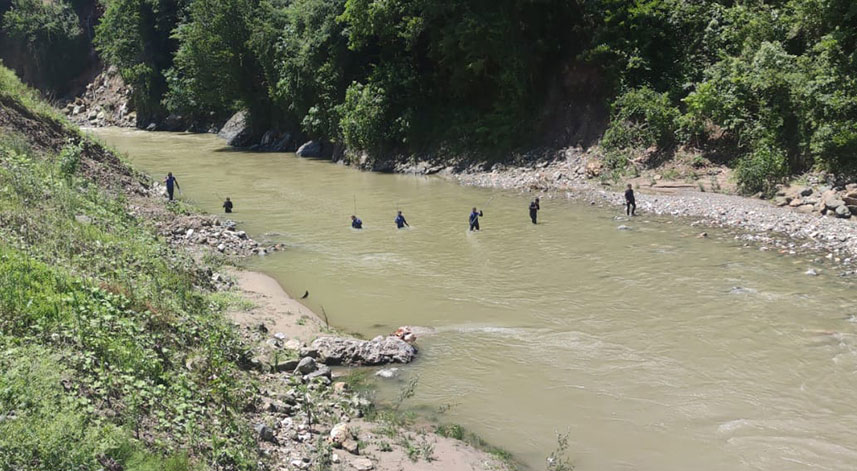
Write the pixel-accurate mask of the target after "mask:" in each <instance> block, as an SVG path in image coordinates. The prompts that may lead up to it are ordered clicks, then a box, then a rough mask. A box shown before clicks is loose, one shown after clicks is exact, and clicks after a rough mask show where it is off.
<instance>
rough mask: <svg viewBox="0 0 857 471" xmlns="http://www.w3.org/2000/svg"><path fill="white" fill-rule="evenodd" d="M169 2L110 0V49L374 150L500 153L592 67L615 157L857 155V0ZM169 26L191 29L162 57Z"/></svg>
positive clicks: (184, 82)
mask: <svg viewBox="0 0 857 471" xmlns="http://www.w3.org/2000/svg"><path fill="white" fill-rule="evenodd" d="M163 3H164V2H160V3H158V2H154V3H152V1H151V0H148V1H143V0H108V1H107V4H108V11H107V13H106V14H105V18H104V20H103V21H102V23H101V25H100V26H99V36H100V38H99V47H100V50H101V51H102V52H103V53H104V54H105V57H106V58H107V59H108V60H109V61H110V62H112V63H116V64H118V65H119V66H120V67H121V68H122V69H123V71H125V72H124V73H125V74H130V75H129V77H130V76H133V77H135V78H134V80H136V81H134V83H135V84H137V85H138V86H139V84H140V80H143V79H140V77H142V76H145V79H144V81H148V82H147V83H150V84H149V85H146V86H142V87H139V94H142V95H145V96H146V98H145V100H146V101H147V102H150V103H161V104H162V105H163V106H164V107H165V108H166V109H167V110H169V111H173V112H179V113H185V114H189V115H198V116H202V115H207V114H208V113H213V114H214V115H216V116H220V117H224V116H227V115H228V114H229V113H231V112H233V111H235V110H237V109H242V108H243V109H249V110H250V111H251V117H252V119H253V122H254V123H257V124H259V125H260V126H280V127H284V128H286V129H291V130H299V131H300V132H302V133H303V134H304V135H306V136H308V137H313V138H314V137H320V138H326V139H328V140H331V141H335V142H342V143H343V144H345V146H346V147H347V148H349V149H351V150H353V151H360V150H366V151H369V152H370V156H371V157H377V156H383V157H389V156H391V155H400V154H401V155H406V154H409V153H414V152H422V151H430V150H432V149H438V148H447V149H450V150H453V151H457V152H465V153H471V152H476V154H477V155H479V154H481V155H488V154H489V153H491V152H493V151H498V150H500V151H508V150H510V149H513V148H516V147H519V146H526V145H533V144H537V142H536V139H534V138H533V137H532V136H537V135H538V132H539V128H540V126H542V124H543V123H540V122H539V116H540V114H539V112H540V111H541V110H542V109H544V108H546V107H547V108H550V107H551V106H556V104H552V103H547V104H546V102H545V100H546V98H547V90H548V88H549V87H548V85H549V84H550V83H553V82H552V81H553V80H555V78H556V77H557V74H560V73H562V70H563V67H565V66H587V67H595V68H596V70H598V71H599V72H598V74H599V75H600V77H601V78H602V79H601V80H599V85H597V86H596V88H598V89H596V90H592V89H591V88H592V87H593V85H588V86H589V87H590V89H570V90H565V92H566V93H565V95H561V96H559V97H558V99H568V100H569V101H570V102H571V104H572V105H574V104H575V98H574V97H575V96H580V95H582V94H585V95H595V96H603V97H604V99H605V100H606V102H605V103H604V104H605V105H609V107H610V109H611V110H612V112H611V119H610V123H609V125H608V127H607V129H606V132H605V133H604V137H603V140H602V144H603V147H604V148H605V150H606V151H607V154H608V167H610V168H613V169H617V168H618V169H621V168H623V167H624V166H625V165H626V164H627V157H625V155H626V154H627V153H629V152H632V151H634V150H635V149H636V150H639V149H651V148H654V149H655V150H656V151H657V152H658V153H659V155H661V156H665V157H667V158H668V157H669V156H670V155H671V153H672V152H674V151H675V150H676V149H678V148H680V147H695V148H698V149H699V151H700V152H703V153H711V154H712V155H719V156H724V155H725V156H726V157H727V159H726V160H727V161H729V162H731V163H733V164H734V165H735V166H736V168H737V172H736V174H737V177H738V182H739V184H740V186H741V188H742V189H743V190H745V191H747V192H754V191H770V189H771V188H773V185H774V184H776V183H778V182H780V181H782V180H783V179H784V178H786V176H788V175H791V174H794V173H796V172H801V171H805V170H808V169H812V168H821V169H827V170H834V171H839V172H853V171H855V170H857V161H855V160H854V158H853V156H854V155H855V153H857V91H855V90H857V86H855V85H857V82H855V81H857V78H855V77H857V73H855V72H857V59H855V57H857V56H856V55H855V54H857V32H855V31H857V27H855V26H857V6H855V5H854V3H853V2H851V1H850V0H750V1H742V2H734V1H731V0H700V1H694V2H689V1H686V0H599V1H594V2H582V1H581V2H567V1H558V0H557V1H553V0H549V1H534V0H508V1H501V2H470V1H468V2H464V1H455V2H435V1H430V0H395V1H389V2H377V1H373V0H291V1H290V0H261V1H259V2H253V1H247V0H188V1H187V2H185V3H183V4H182V5H173V4H170V5H169V6H168V7H163V5H162V4H163ZM155 6H157V8H155ZM141 9H143V10H146V11H147V12H149V16H148V17H144V16H140V15H138V16H136V17H134V18H135V19H134V20H133V21H131V20H129V19H128V18H130V17H128V16H127V15H125V14H120V12H139V11H142V10H141ZM179 10H180V11H183V12H184V14H183V15H180V14H177V13H176V11H179ZM153 31H154V32H155V33H157V34H155V36H157V37H160V38H162V39H163V38H165V37H167V35H168V33H169V32H170V31H173V34H172V36H169V38H170V40H169V41H166V42H165V43H164V47H162V48H158V47H155V48H153V50H152V51H151V53H150V54H143V53H142V51H141V50H139V48H140V47H142V46H140V44H150V42H151V41H146V39H149V38H151V37H152V35H153V34H154V33H153ZM158 35H160V36H158ZM128 38H133V39H134V40H133V41H132V40H129V39H128ZM162 42H163V41H162ZM125 45H127V46H125ZM151 57H157V58H158V60H156V61H155V60H154V59H151ZM153 61H154V62H157V63H158V65H157V66H152V65H151V64H150V62H153ZM135 71H143V72H140V73H137V72H135ZM165 84H166V88H165ZM572 88H574V87H572ZM566 96H568V97H569V98H566ZM555 98H556V97H555ZM579 119H581V120H585V119H588V117H587V116H581V117H580V118H579ZM495 155H496V154H495ZM721 160H722V159H721ZM659 161H660V159H659Z"/></svg>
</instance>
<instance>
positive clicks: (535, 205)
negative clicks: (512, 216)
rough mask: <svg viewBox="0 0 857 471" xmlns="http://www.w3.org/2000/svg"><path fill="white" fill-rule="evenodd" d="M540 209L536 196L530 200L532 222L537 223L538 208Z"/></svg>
mask: <svg viewBox="0 0 857 471" xmlns="http://www.w3.org/2000/svg"><path fill="white" fill-rule="evenodd" d="M540 209H542V208H541V206H539V199H538V198H536V199H535V200H533V201H532V202H530V219H532V220H533V224H537V223H536V218H537V217H538V216H539V210H540Z"/></svg>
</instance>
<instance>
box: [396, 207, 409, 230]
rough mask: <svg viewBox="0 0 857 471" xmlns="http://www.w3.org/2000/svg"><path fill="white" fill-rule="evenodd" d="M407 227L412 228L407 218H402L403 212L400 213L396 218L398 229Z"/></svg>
mask: <svg viewBox="0 0 857 471" xmlns="http://www.w3.org/2000/svg"><path fill="white" fill-rule="evenodd" d="M405 226H408V227H411V225H410V224H408V221H405V216H402V212H401V211H399V214H398V215H397V216H396V227H398V228H399V229H402V228H403V227H405Z"/></svg>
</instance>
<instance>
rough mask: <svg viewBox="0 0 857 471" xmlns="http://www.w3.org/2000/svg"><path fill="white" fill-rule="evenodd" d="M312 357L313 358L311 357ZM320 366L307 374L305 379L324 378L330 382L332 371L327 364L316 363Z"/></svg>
mask: <svg viewBox="0 0 857 471" xmlns="http://www.w3.org/2000/svg"><path fill="white" fill-rule="evenodd" d="M310 359H311V358H310ZM316 366H317V367H318V369H317V370H315V371H313V372H311V373H309V374H307V375H306V376H304V380H305V381H311V380H313V379H314V378H324V379H326V380H327V383H329V382H330V375H331V371H330V368H328V367H327V366H326V365H316Z"/></svg>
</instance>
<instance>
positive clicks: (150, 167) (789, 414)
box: [96, 130, 857, 471]
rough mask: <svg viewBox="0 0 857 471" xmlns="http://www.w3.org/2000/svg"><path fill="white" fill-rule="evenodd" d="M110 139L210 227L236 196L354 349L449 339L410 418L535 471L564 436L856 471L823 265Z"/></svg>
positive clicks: (841, 308)
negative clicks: (457, 431) (814, 271)
mask: <svg viewBox="0 0 857 471" xmlns="http://www.w3.org/2000/svg"><path fill="white" fill-rule="evenodd" d="M96 133H97V135H98V136H100V137H101V138H102V139H104V140H106V141H107V142H108V143H110V144H112V145H114V146H115V147H117V148H118V149H119V150H121V151H122V152H127V154H128V156H129V158H130V160H131V162H133V163H134V164H135V165H136V166H137V167H138V168H140V169H142V170H145V171H147V172H149V173H151V174H152V175H154V176H156V177H158V178H162V177H163V175H165V174H166V172H167V171H172V172H173V173H174V174H175V175H176V177H177V178H178V180H179V182H180V185H181V188H182V189H183V190H184V195H183V198H186V199H189V200H192V201H193V202H195V203H196V204H198V205H199V206H201V207H202V208H203V209H205V210H208V211H210V212H213V213H218V212H220V211H221V209H220V204H221V202H222V198H223V197H225V196H230V197H231V198H232V199H233V201H234V202H235V209H236V212H235V214H234V215H233V219H235V220H236V221H238V222H240V224H241V228H242V229H244V230H247V231H248V232H249V233H250V234H251V235H252V236H253V237H254V238H256V239H259V240H262V239H265V238H266V237H267V238H268V239H270V240H272V241H281V242H284V243H285V244H287V246H288V247H289V249H288V250H286V251H284V252H281V253H277V254H275V255H271V256H267V257H259V258H258V259H255V260H254V261H252V262H251V266H252V268H256V269H259V270H261V271H264V272H267V273H269V274H271V275H272V276H274V277H275V278H277V279H278V280H279V281H280V283H281V284H282V285H283V286H284V287H285V289H286V290H287V291H288V292H289V293H291V294H292V295H296V294H297V295H300V294H302V293H303V292H304V290H309V292H310V293H311V295H310V297H309V299H307V305H308V306H309V307H311V308H313V309H315V310H316V311H318V312H320V310H321V307H322V306H323V307H324V310H325V311H326V312H327V314H328V315H329V317H330V320H331V323H332V324H333V325H335V326H336V327H337V328H339V329H341V330H344V331H350V332H358V333H360V334H362V335H364V336H366V337H372V336H375V335H378V334H385V333H389V332H390V331H392V330H393V329H395V328H396V327H398V326H400V325H416V326H425V327H430V328H433V329H435V330H436V333H435V334H433V335H426V336H422V337H421V338H420V339H419V346H420V347H421V352H420V358H419V360H418V361H417V362H416V363H415V364H413V365H412V366H409V367H407V368H406V375H415V374H418V375H419V376H420V379H419V385H418V388H417V394H416V396H415V397H414V398H413V399H412V402H413V404H414V405H415V406H418V407H425V408H431V409H438V408H440V407H443V406H445V405H452V406H453V407H452V408H451V409H450V410H449V411H447V412H446V413H445V414H444V415H443V416H442V417H441V420H444V421H450V422H455V423H460V424H462V425H464V426H465V427H466V428H468V429H471V430H473V431H474V432H476V433H477V434H479V435H480V436H482V437H483V438H485V439H486V440H487V441H488V442H490V443H492V444H494V445H497V446H500V447H503V448H505V449H508V450H509V451H511V452H512V453H513V454H514V455H515V456H516V457H517V458H519V459H520V460H522V461H523V462H524V463H525V464H526V465H528V467H530V468H531V469H543V468H544V457H545V456H546V455H547V454H548V453H550V451H551V450H553V448H555V444H556V440H555V431H556V430H559V431H568V432H569V433H570V447H569V448H570V454H571V456H572V458H573V459H574V462H575V464H576V465H577V470H578V471H588V470H599V471H600V470H646V471H665V470H696V471H740V470H767V471H791V470H806V469H817V470H854V469H857V433H855V431H857V324H855V323H854V321H853V320H852V316H854V315H855V314H857V308H855V303H854V301H853V299H854V297H853V293H854V286H853V285H852V284H851V282H849V281H847V280H843V279H839V278H837V277H836V276H835V274H834V273H833V272H830V273H828V272H826V271H824V270H822V273H821V276H818V277H811V276H806V275H804V274H803V272H804V271H806V270H807V268H808V267H809V264H808V262H807V261H806V260H803V259H798V258H794V257H782V256H780V255H777V254H774V253H770V252H760V251H759V250H758V249H756V248H743V247H741V245H740V244H739V243H737V242H734V241H733V240H731V239H730V238H728V237H725V236H723V235H722V234H718V233H716V232H714V233H712V236H713V237H711V238H709V239H697V238H696V237H695V234H696V233H697V232H699V230H698V229H694V228H691V227H690V226H688V225H686V224H683V223H681V222H680V221H672V220H669V219H666V218H657V217H649V216H647V215H643V216H641V217H637V218H635V219H633V220H632V221H624V220H620V219H617V216H619V211H618V210H607V209H599V208H593V207H589V206H585V205H581V204H580V203H575V202H569V201H566V200H564V199H545V200H543V202H542V211H541V216H540V217H541V222H540V224H538V225H533V224H531V223H530V221H529V217H528V214H527V206H528V203H529V198H530V195H520V194H516V193H512V192H501V191H492V190H485V189H478V188H469V187H462V186H458V185H455V184H453V183H450V182H447V181H444V180H442V179H440V178H431V177H422V176H407V175H385V174H376V173H366V172H359V171H356V170H354V169H350V168H346V167H342V166H338V165H334V164H331V163H329V162H325V161H315V160H308V159H301V158H297V157H295V156H294V155H293V154H285V153H283V154H278V153H264V154H263V153H252V152H236V151H231V150H229V149H228V148H226V147H225V145H224V143H223V141H222V140H220V139H218V138H216V137H215V136H211V135H180V134H164V133H145V132H139V131H128V130H97V132H96ZM641 197H642V198H644V197H645V196H641ZM472 206H478V207H479V208H480V209H484V211H485V216H484V218H483V219H482V229H483V230H482V232H480V233H469V232H468V231H467V216H468V213H469V211H470V208H471V207H472ZM355 207H356V210H355ZM397 208H401V209H402V210H403V211H404V214H405V216H406V217H407V219H408V221H409V222H410V223H411V228H410V229H409V230H401V231H399V230H396V228H395V225H394V224H393V219H394V217H395V214H396V209H397ZM355 212H356V214H357V215H358V216H360V217H361V218H362V219H363V221H364V227H365V229H364V230H363V231H359V232H358V231H353V230H351V229H350V226H349V217H350V216H351V214H353V213H355ZM622 224H624V225H628V226H630V227H631V230H618V229H617V227H618V226H619V225H622ZM400 384H401V383H399V385H397V387H398V386H400Z"/></svg>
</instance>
